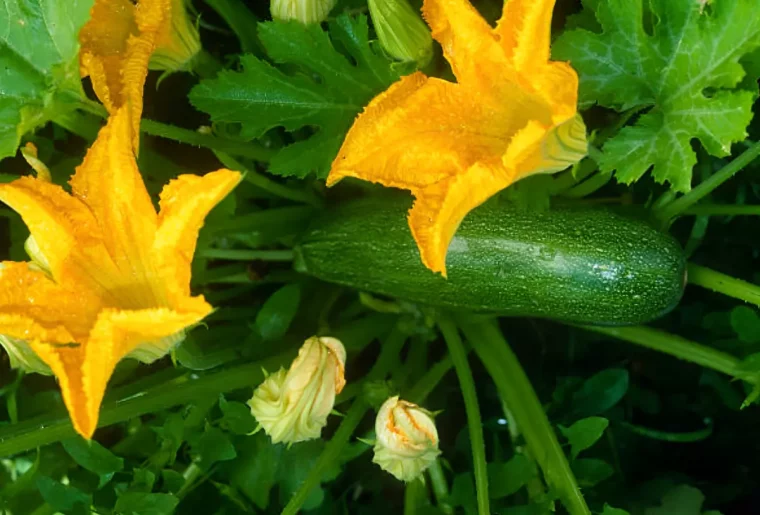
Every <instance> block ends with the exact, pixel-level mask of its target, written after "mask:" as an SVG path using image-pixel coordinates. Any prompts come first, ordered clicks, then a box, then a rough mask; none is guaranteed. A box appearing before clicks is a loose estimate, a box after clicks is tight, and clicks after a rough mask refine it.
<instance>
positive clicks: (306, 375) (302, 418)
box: [248, 336, 346, 443]
mask: <svg viewBox="0 0 760 515" xmlns="http://www.w3.org/2000/svg"><path fill="white" fill-rule="evenodd" d="M345 364H346V349H345V348H344V347H343V344H342V343H341V342H340V341H339V340H337V339H335V338H328V337H316V336H313V337H311V338H309V339H308V340H306V342H304V344H303V346H302V347H301V349H300V350H299V351H298V356H297V357H296V359H295V360H294V361H293V363H292V364H291V365H290V369H288V370H287V371H285V369H282V368H281V369H280V370H279V371H278V372H277V373H275V374H272V375H270V376H269V377H267V378H266V379H265V380H264V382H263V383H261V385H260V386H259V387H258V388H256V391H254V392H253V398H251V400H250V401H248V405H249V406H250V407H251V414H253V416H254V417H255V418H256V420H257V421H258V422H259V424H260V425H261V427H262V428H263V429H264V431H265V432H266V433H267V434H268V435H269V436H270V437H271V438H272V443H279V442H285V443H296V442H302V441H304V440H311V439H313V438H319V435H320V433H321V432H322V428H323V427H325V425H326V424H327V416H328V415H329V414H330V412H331V411H332V409H333V406H334V405H335V396H336V395H337V394H339V393H340V392H341V391H342V390H343V386H345V384H346V380H345V378H344V369H345Z"/></svg>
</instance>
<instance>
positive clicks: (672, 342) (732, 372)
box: [575, 325, 758, 384]
mask: <svg viewBox="0 0 760 515" xmlns="http://www.w3.org/2000/svg"><path fill="white" fill-rule="evenodd" d="M575 327H580V328H581V329H584V330H586V331H592V332H595V333H599V334H604V335H607V336H612V337H613V338H617V339H618V340H623V341H626V342H629V343H635V344H636V345H641V346H642V347H646V348H648V349H652V350H656V351H658V352H663V353H665V354H670V355H671V356H674V357H676V358H678V359H682V360H684V361H688V362H690V363H694V364H696V365H699V366H702V367H705V368H710V369H712V370H715V371H718V372H721V373H723V374H726V375H729V376H732V377H735V378H738V379H744V380H745V381H747V382H750V383H753V384H755V383H757V381H758V380H757V378H755V377H752V376H745V375H744V374H742V373H740V372H739V360H738V359H737V358H735V357H734V356H731V355H730V354H726V353H725V352H721V351H719V350H716V349H713V348H712V347H707V346H706V345H701V344H699V343H696V342H692V341H690V340H687V339H685V338H682V337H680V336H677V335H674V334H670V333H666V332H665V331H660V330H658V329H652V328H651V327H645V326H633V327H602V326H591V325H576V326H575Z"/></svg>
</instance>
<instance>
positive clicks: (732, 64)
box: [553, 0, 760, 192]
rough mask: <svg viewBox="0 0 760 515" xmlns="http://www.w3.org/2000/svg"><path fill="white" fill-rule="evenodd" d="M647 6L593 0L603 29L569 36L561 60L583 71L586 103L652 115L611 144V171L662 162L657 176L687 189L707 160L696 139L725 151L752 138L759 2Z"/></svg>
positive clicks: (628, 177) (624, 178)
mask: <svg viewBox="0 0 760 515" xmlns="http://www.w3.org/2000/svg"><path fill="white" fill-rule="evenodd" d="M644 3H645V2H643V0H609V1H604V2H599V1H591V0H584V4H585V5H586V8H587V9H590V8H593V7H595V10H596V19H597V20H598V22H599V24H600V25H601V27H602V30H601V32H593V31H589V30H586V29H582V28H579V29H575V30H570V31H568V32H566V33H564V34H563V35H562V36H560V38H559V39H558V40H557V42H556V43H555V45H554V48H553V50H554V57H555V58H557V59H560V60H567V61H570V62H571V63H572V66H573V67H574V68H575V69H576V70H577V71H578V73H579V75H580V81H581V82H580V103H581V106H582V107H583V106H589V105H591V104H594V103H597V104H599V105H602V106H605V107H611V108H614V109H617V110H619V111H625V110H629V109H634V110H642V112H644V113H645V114H643V115H642V116H641V117H640V118H639V119H638V120H637V121H636V122H635V124H633V125H631V126H628V127H625V128H623V129H622V130H621V131H620V132H619V133H618V134H617V135H615V136H614V137H612V138H611V139H609V140H608V141H607V142H606V143H605V145H604V148H603V151H604V156H603V160H602V162H601V163H600V167H601V169H602V171H607V172H611V171H616V175H617V178H618V180H620V181H621V182H624V183H627V184H630V183H632V182H635V181H636V180H638V179H639V178H641V176H642V175H644V173H646V172H647V170H649V169H650V168H652V175H653V176H654V178H655V180H657V181H658V182H662V183H664V182H666V181H667V182H669V183H670V184H671V187H672V188H673V189H674V190H676V191H681V192H684V191H688V190H689V189H691V178H692V168H693V166H694V164H695V163H696V161H697V158H696V154H695V153H694V151H693V150H692V147H691V140H693V139H698V140H699V141H700V143H701V144H702V146H703V147H704V148H705V149H706V150H707V152H709V153H710V154H712V155H713V156H719V157H720V156H727V155H729V154H730V151H731V144H732V143H734V142H737V141H742V140H743V139H745V138H746V136H747V135H746V132H745V129H746V127H747V125H748V124H749V122H750V120H751V118H752V103H753V102H754V99H755V97H756V91H755V90H756V87H755V86H752V90H751V91H750V90H743V89H740V88H739V86H741V85H742V84H745V85H746V84H747V81H744V82H742V79H744V78H745V75H746V70H745V69H744V67H743V66H742V64H741V63H740V60H741V59H742V58H743V57H744V56H745V55H747V54H749V53H750V52H752V51H753V50H754V49H756V48H757V47H758V46H760V16H758V15H757V0H720V1H714V2H698V1H696V0H684V1H673V0H650V1H647V2H646V4H647V6H648V7H647V8H645V7H644V5H643V4H644ZM582 25H584V26H590V25H589V24H587V23H584V24H582ZM649 25H651V29H650V28H649ZM748 87H749V86H748Z"/></svg>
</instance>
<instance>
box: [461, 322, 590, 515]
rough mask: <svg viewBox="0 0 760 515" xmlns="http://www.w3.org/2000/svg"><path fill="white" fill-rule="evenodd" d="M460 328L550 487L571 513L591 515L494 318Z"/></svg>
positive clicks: (534, 395) (532, 392)
mask: <svg viewBox="0 0 760 515" xmlns="http://www.w3.org/2000/svg"><path fill="white" fill-rule="evenodd" d="M460 327H461V328H462V330H463V331H464V334H465V336H466V337H467V340H468V341H469V342H470V344H471V345H472V348H473V349H474V350H475V353H476V354H477V355H478V357H479V358H480V360H481V361H482V362H483V365H484V366H485V367H486V370H487V371H488V373H489V375H490V376H491V379H492V380H493V382H494V383H495V384H496V388H497V390H498V391H499V395H500V396H501V398H502V400H503V401H504V403H505V404H506V405H507V406H508V407H509V411H510V412H511V413H512V414H513V415H514V417H515V421H516V422H517V425H518V426H519V427H520V429H521V431H522V434H523V436H524V438H525V442H526V443H527V445H528V448H529V449H530V452H531V454H532V455H533V456H535V458H536V461H537V462H538V464H539V466H540V467H541V470H542V471H543V473H544V477H545V478H546V481H547V483H548V484H549V486H550V487H551V488H553V489H554V491H555V492H556V493H557V495H558V496H559V498H560V500H561V501H562V503H563V504H564V505H565V508H566V509H567V511H568V512H569V513H570V514H571V515H591V511H589V508H588V506H587V505H586V501H585V499H584V498H583V495H582V494H581V491H580V488H579V487H578V482H577V481H576V479H575V476H574V475H573V472H572V471H571V470H570V464H569V463H568V461H567V458H566V457H565V453H564V452H563V451H562V447H560V444H559V442H558V441H557V435H556V434H555V433H554V429H553V428H552V426H551V424H550V423H549V419H548V418H547V417H546V413H545V412H544V408H543V406H542V405H541V402H540V401H539V399H538V396H537V395H536V392H535V390H533V386H531V384H530V380H529V379H528V377H527V376H526V375H525V372H524V371H523V369H522V367H521V366H520V362H519V361H518V360H517V356H515V354H514V352H512V349H511V348H510V347H509V345H508V344H507V341H506V340H505V339H504V336H503V335H502V334H501V331H500V330H499V328H498V327H497V326H496V325H495V324H494V322H493V321H491V320H486V321H481V322H473V321H462V323H461V324H460Z"/></svg>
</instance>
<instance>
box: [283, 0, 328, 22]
mask: <svg viewBox="0 0 760 515" xmlns="http://www.w3.org/2000/svg"><path fill="white" fill-rule="evenodd" d="M336 1H337V0H272V3H271V4H270V8H269V9H270V12H271V13H272V19H274V20H280V21H289V20H297V21H300V22H301V23H303V24H304V25H310V24H312V23H321V22H323V21H325V19H326V18H327V15H328V14H330V11H331V10H332V8H333V7H335V2H336Z"/></svg>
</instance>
